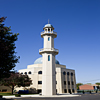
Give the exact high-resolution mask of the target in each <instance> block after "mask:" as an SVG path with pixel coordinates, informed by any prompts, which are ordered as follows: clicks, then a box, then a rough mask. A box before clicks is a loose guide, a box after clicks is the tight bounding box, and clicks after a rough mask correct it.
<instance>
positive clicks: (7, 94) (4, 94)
mask: <svg viewBox="0 0 100 100" xmlns="http://www.w3.org/2000/svg"><path fill="white" fill-rule="evenodd" d="M0 95H3V96H11V95H14V94H11V93H0Z"/></svg>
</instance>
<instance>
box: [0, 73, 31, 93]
mask: <svg viewBox="0 0 100 100" xmlns="http://www.w3.org/2000/svg"><path fill="white" fill-rule="evenodd" d="M31 84H32V80H31V79H30V78H29V77H28V75H21V74H19V73H11V75H10V77H9V78H4V79H3V80H2V81H0V85H4V86H9V87H10V88H11V89H12V94H13V90H14V87H15V86H16V87H21V86H22V87H26V86H30V85H31Z"/></svg>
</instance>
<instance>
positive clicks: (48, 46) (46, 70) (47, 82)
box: [39, 24, 59, 95]
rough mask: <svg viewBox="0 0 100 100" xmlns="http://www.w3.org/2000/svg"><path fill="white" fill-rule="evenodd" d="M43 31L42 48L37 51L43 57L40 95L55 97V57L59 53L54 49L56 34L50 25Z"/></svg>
mask: <svg viewBox="0 0 100 100" xmlns="http://www.w3.org/2000/svg"><path fill="white" fill-rule="evenodd" d="M43 30H44V31H43V32H41V37H42V38H44V45H43V47H44V48H43V49H40V50H39V53H40V54H41V55H42V56H43V65H42V72H43V74H42V95H56V74H55V55H57V54H58V52H59V51H58V50H57V49H55V48H54V38H56V37H57V33H56V32H54V31H53V30H54V28H53V26H52V25H51V24H46V25H45V26H44V28H43Z"/></svg>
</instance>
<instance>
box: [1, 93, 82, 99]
mask: <svg viewBox="0 0 100 100" xmlns="http://www.w3.org/2000/svg"><path fill="white" fill-rule="evenodd" d="M77 96H81V95H75V94H57V95H52V96H43V95H21V97H15V96H3V98H22V97H38V98H41V97H77Z"/></svg>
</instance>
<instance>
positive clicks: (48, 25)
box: [44, 24, 53, 27]
mask: <svg viewBox="0 0 100 100" xmlns="http://www.w3.org/2000/svg"><path fill="white" fill-rule="evenodd" d="M44 27H53V26H52V25H51V24H46V25H45V26H44Z"/></svg>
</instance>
